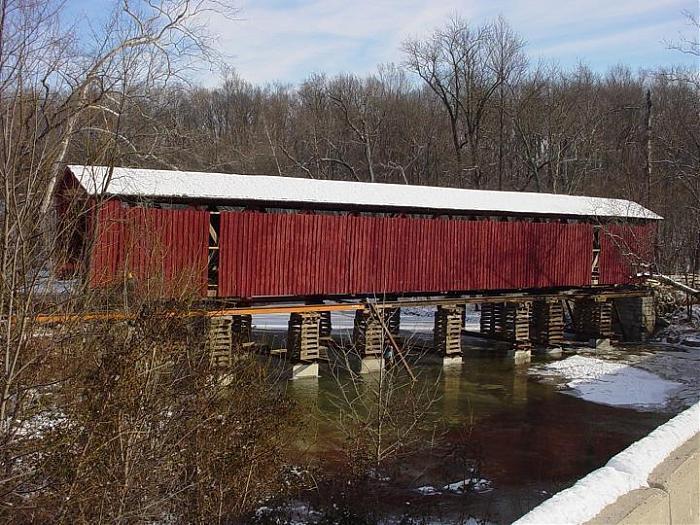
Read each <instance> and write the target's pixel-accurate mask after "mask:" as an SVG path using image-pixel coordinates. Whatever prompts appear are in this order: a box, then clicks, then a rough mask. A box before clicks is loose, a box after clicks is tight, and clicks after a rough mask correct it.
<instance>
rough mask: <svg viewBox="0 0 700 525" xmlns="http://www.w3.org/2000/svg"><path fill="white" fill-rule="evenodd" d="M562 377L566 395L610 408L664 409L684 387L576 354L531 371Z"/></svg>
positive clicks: (643, 371) (647, 373)
mask: <svg viewBox="0 0 700 525" xmlns="http://www.w3.org/2000/svg"><path fill="white" fill-rule="evenodd" d="M533 373H534V374H537V375H539V376H545V377H546V376H550V377H551V376H554V377H561V378H563V379H564V380H565V381H566V384H565V387H566V389H565V390H564V392H565V393H567V394H570V395H573V396H576V397H580V398H582V399H585V400H586V401H591V402H593V403H599V404H603V405H610V406H620V407H634V408H639V409H645V410H653V409H658V408H663V407H665V406H666V405H667V404H668V402H669V399H670V398H671V396H672V395H673V393H674V392H677V391H678V390H679V389H681V388H682V386H683V385H681V384H680V383H677V382H675V381H669V380H667V379H662V378H661V377H659V376H658V375H656V374H653V373H651V372H649V371H646V370H641V369H639V368H635V367H633V366H630V365H628V364H625V363H620V362H612V361H606V360H603V359H598V358H595V357H586V356H580V355H575V356H572V357H569V358H567V359H564V360H562V361H556V362H553V363H548V364H546V365H544V366H543V367H541V368H538V369H535V370H533Z"/></svg>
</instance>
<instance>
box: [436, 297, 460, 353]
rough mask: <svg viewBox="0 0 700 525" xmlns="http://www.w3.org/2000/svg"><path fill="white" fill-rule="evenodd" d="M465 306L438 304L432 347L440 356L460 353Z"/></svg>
mask: <svg viewBox="0 0 700 525" xmlns="http://www.w3.org/2000/svg"><path fill="white" fill-rule="evenodd" d="M464 313H465V307H464V305H461V304H455V305H440V306H438V307H437V311H436V312H435V329H434V347H435V351H436V352H437V353H438V354H439V355H441V356H442V357H456V356H461V355H462V326H464Z"/></svg>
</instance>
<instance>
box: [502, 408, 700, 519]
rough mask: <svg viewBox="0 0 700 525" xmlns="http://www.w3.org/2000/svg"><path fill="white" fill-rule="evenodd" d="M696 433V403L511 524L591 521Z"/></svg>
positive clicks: (699, 425) (642, 483) (699, 412)
mask: <svg viewBox="0 0 700 525" xmlns="http://www.w3.org/2000/svg"><path fill="white" fill-rule="evenodd" d="M698 432H700V403H697V404H695V405H693V406H692V407H691V408H689V409H688V410H686V411H685V412H682V413H681V414H679V415H677V416H676V417H674V418H673V419H672V420H670V421H669V422H667V423H666V424H664V425H661V426H660V427H659V428H657V429H656V430H654V431H653V432H652V433H651V434H649V435H648V436H647V437H645V438H643V439H641V440H639V441H637V442H636V443H634V444H633V445H631V446H630V447H628V448H627V449H625V450H624V451H622V452H621V453H620V454H618V455H617V456H615V457H614V458H612V459H611V460H610V461H609V462H608V464H607V465H605V466H604V467H603V468H600V469H598V470H595V471H593V472H591V473H590V474H589V475H588V476H586V477H585V478H583V479H580V480H579V481H578V482H577V483H576V484H575V485H574V486H573V487H571V488H568V489H566V490H564V491H562V492H559V493H558V494H556V495H554V496H553V497H551V498H550V499H548V500H547V501H545V502H544V503H542V504H541V505H539V506H538V507H535V508H534V509H533V510H532V511H530V512H528V513H527V514H526V515H525V516H523V517H522V518H520V519H519V520H518V521H516V522H515V523H514V525H534V524H541V523H558V524H561V525H566V524H579V523H585V522H587V521H589V520H591V519H592V518H594V517H595V516H596V515H597V514H598V513H599V512H600V511H602V510H603V509H604V508H605V507H606V506H608V505H610V504H611V503H613V502H615V500H617V499H618V498H619V497H620V496H622V495H624V494H627V493H628V492H631V491H633V490H636V489H639V488H642V487H647V486H648V483H647V480H648V478H649V475H650V474H651V472H652V471H653V470H654V468H656V466H658V465H659V464H660V463H661V462H662V461H663V460H664V459H666V458H667V457H668V456H669V455H670V454H671V453H672V452H673V451H674V450H676V449H677V448H678V447H680V446H681V445H682V444H683V443H685V442H686V441H688V440H689V439H690V438H691V437H693V436H694V435H695V434H697V433H698Z"/></svg>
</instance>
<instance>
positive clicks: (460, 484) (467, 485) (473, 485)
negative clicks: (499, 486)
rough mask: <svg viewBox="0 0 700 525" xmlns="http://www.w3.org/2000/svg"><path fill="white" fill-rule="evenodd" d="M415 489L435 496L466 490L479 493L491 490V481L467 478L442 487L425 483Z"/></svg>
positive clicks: (460, 492) (425, 494) (426, 494)
mask: <svg viewBox="0 0 700 525" xmlns="http://www.w3.org/2000/svg"><path fill="white" fill-rule="evenodd" d="M415 490H416V492H419V493H421V494H423V495H424V496H436V495H438V494H443V493H453V494H465V493H467V492H475V493H478V494H481V493H484V492H491V491H492V490H493V487H492V486H491V482H490V481H489V480H487V479H483V478H468V479H464V480H460V481H455V482H454V483H448V484H447V485H445V486H444V487H442V489H438V488H435V487H434V486H432V485H425V486H423V487H418V488H417V489H415Z"/></svg>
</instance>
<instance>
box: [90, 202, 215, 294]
mask: <svg viewBox="0 0 700 525" xmlns="http://www.w3.org/2000/svg"><path fill="white" fill-rule="evenodd" d="M208 238H209V213H208V212H205V211H198V210H187V209H183V210H168V209H153V208H139V207H130V208H127V207H124V206H123V205H122V203H121V202H119V201H114V200H110V201H107V202H105V203H103V204H102V205H101V206H100V209H99V211H98V213H97V238H96V240H95V245H94V247H93V251H92V257H91V264H90V269H91V275H90V278H91V282H92V284H93V286H106V285H111V284H118V283H120V282H122V280H123V279H125V278H128V279H130V280H133V281H134V282H136V283H138V285H139V286H145V287H146V289H145V290H144V291H149V290H151V291H154V292H155V293H157V294H160V295H164V296H174V295H180V294H186V293H188V292H192V293H197V294H203V293H204V292H205V291H206V282H207V246H208V244H207V243H208Z"/></svg>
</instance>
